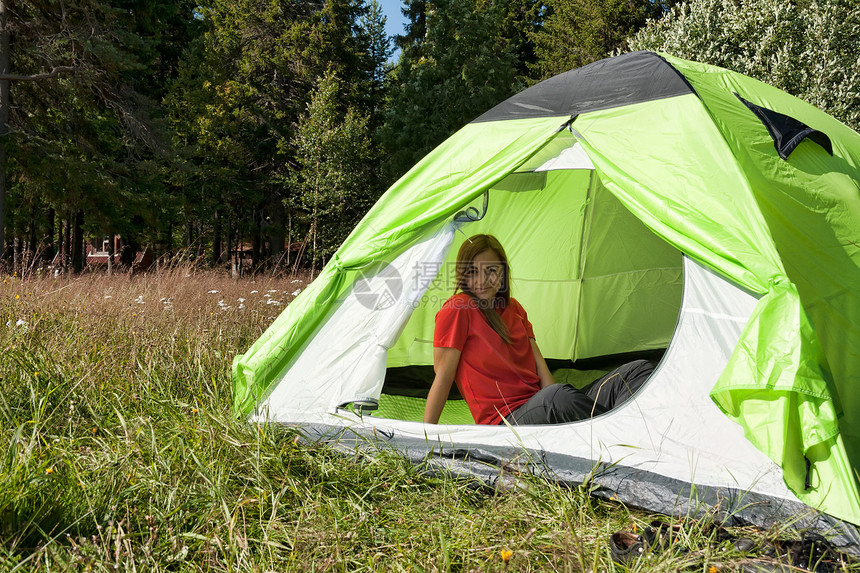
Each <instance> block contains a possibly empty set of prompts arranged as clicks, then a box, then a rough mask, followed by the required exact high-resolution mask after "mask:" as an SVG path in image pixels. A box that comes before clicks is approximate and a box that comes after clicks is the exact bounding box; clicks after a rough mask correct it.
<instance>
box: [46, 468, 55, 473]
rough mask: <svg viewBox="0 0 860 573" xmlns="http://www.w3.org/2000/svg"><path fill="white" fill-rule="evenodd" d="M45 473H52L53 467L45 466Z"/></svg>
mask: <svg viewBox="0 0 860 573" xmlns="http://www.w3.org/2000/svg"><path fill="white" fill-rule="evenodd" d="M45 473H46V474H52V473H54V468H47V469H46V470H45Z"/></svg>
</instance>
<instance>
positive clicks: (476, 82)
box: [379, 0, 522, 183]
mask: <svg viewBox="0 0 860 573" xmlns="http://www.w3.org/2000/svg"><path fill="white" fill-rule="evenodd" d="M507 6H508V4H507V3H505V2H481V1H479V0H439V1H436V2H433V3H432V4H430V3H428V4H427V7H426V13H425V12H416V13H415V14H414V15H413V17H414V18H415V19H414V20H413V21H412V23H411V24H409V30H410V34H411V35H416V34H417V32H418V30H420V29H421V28H422V26H423V27H424V28H425V33H424V35H423V36H421V37H417V36H416V37H414V39H413V43H412V44H410V45H406V46H404V47H403V48H402V50H403V51H402V53H401V56H400V60H399V61H398V64H397V68H396V71H395V72H394V74H393V85H392V86H391V95H390V103H389V107H388V110H387V112H386V116H385V123H384V125H383V126H382V128H381V130H380V135H379V137H380V140H381V143H382V146H383V148H384V149H385V152H386V161H385V164H384V170H385V176H386V180H387V181H388V182H389V183H390V182H393V180H395V179H397V178H398V177H399V176H400V175H402V174H403V173H404V172H406V170H408V169H409V168H410V167H412V166H413V165H414V164H415V163H416V162H417V161H418V160H419V159H420V158H421V157H423V156H424V155H426V154H427V153H428V152H429V151H430V150H431V149H433V148H434V147H435V146H436V145H438V144H439V143H441V142H442V141H443V140H445V139H446V138H447V137H448V136H450V135H451V134H452V133H453V132H454V131H456V130H457V129H459V128H460V127H462V126H463V124H464V123H467V122H469V121H471V120H472V119H474V118H475V117H477V116H478V115H480V114H481V113H483V112H484V111H486V110H488V109H489V108H491V107H492V106H494V105H496V104H497V103H499V102H501V101H502V100H504V99H505V98H507V97H509V96H510V95H512V94H513V93H515V92H516V91H517V90H518V89H519V88H521V87H522V85H521V84H520V83H519V82H518V81H517V76H518V71H519V70H518V62H517V54H516V53H515V52H514V50H513V46H512V45H511V42H510V41H509V40H508V39H507V38H506V37H504V36H502V35H500V33H499V30H500V29H501V27H502V25H503V23H504V22H505V17H506V16H507V15H508V14H507V13H506V11H505V9H506V7H507ZM418 8H419V4H417V3H415V2H412V3H410V9H412V10H417V9H418ZM409 37H410V36H407V38H409ZM402 41H404V40H402V39H401V42H402Z"/></svg>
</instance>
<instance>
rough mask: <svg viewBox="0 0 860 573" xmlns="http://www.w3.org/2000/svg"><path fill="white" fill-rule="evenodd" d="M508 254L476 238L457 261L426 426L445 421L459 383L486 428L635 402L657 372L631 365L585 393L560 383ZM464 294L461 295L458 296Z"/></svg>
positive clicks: (439, 331) (442, 316)
mask: <svg viewBox="0 0 860 573" xmlns="http://www.w3.org/2000/svg"><path fill="white" fill-rule="evenodd" d="M509 273H510V269H509V267H508V259H507V256H506V255H505V250H504V249H503V248H502V245H501V244H500V243H499V241H498V239H496V238H495V237H493V236H492V235H475V236H473V237H471V238H470V239H468V240H467V241H466V242H465V243H463V245H462V246H461V247H460V251H459V253H458V254H457V269H456V280H457V287H456V290H455V294H454V296H452V297H451V298H449V299H448V300H447V301H446V302H445V304H444V305H443V306H442V309H441V310H440V311H439V312H438V313H437V314H436V330H435V332H434V335H433V365H434V369H435V371H436V377H435V378H434V380H433V385H432V386H431V388H430V392H429V394H428V395H427V404H426V406H425V408H424V422H425V423H429V424H435V423H437V422H438V421H439V416H440V415H441V414H442V408H443V407H444V406H445V401H446V400H447V398H448V393H449V391H450V390H451V384H452V383H454V382H455V381H456V383H457V387H458V388H459V390H460V393H461V394H462V395H463V398H465V400H466V403H467V404H468V406H469V410H470V411H471V412H472V416H473V417H474V418H475V422H476V423H478V424H501V423H503V421H507V422H508V423H510V424H514V425H517V424H520V425H521V424H556V423H563V422H573V421H576V420H582V419H584V418H588V417H591V416H593V415H595V414H601V413H603V412H606V411H608V410H610V409H611V408H612V407H614V406H615V405H617V404H620V403H621V402H623V401H624V400H626V399H628V398H629V397H630V396H632V395H633V393H634V392H636V390H637V389H638V388H639V387H640V386H641V385H642V383H643V382H644V381H645V380H646V379H647V378H648V376H649V375H650V373H651V372H652V371H653V369H654V365H653V364H652V363H650V362H648V361H645V360H638V361H635V362H631V363H629V364H625V365H624V366H621V367H620V368H617V369H616V370H614V371H613V372H610V373H609V374H607V375H606V376H604V377H603V378H600V379H599V380H596V381H594V382H592V383H591V384H590V385H589V386H587V387H586V388H584V389H582V390H577V389H576V388H574V387H573V386H570V385H568V384H556V383H555V380H553V377H552V373H551V372H550V371H549V368H548V367H547V365H546V360H544V358H543V356H542V355H541V353H540V350H539V349H538V346H537V343H536V342H535V337H534V332H533V331H532V325H531V323H530V322H529V320H528V316H527V315H526V311H525V309H523V307H522V306H521V305H520V303H518V302H517V301H516V300H515V299H513V298H511V290H510V281H509V278H510V274H509ZM458 290H459V291H462V292H459V293H457V291H458Z"/></svg>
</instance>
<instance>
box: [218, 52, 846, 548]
mask: <svg viewBox="0 0 860 573" xmlns="http://www.w3.org/2000/svg"><path fill="white" fill-rule="evenodd" d="M481 232H488V233H493V234H495V235H496V236H497V237H499V239H500V240H501V241H502V244H503V245H504V246H505V249H506V250H507V252H508V256H509V258H510V261H511V268H512V271H511V277H512V292H513V295H514V296H515V297H516V298H517V299H518V300H519V301H520V302H522V303H523V306H524V307H525V308H526V309H527V311H528V312H529V317H530V319H531V322H532V323H533V324H534V327H535V332H536V338H537V340H538V343H539V345H540V346H541V350H542V352H543V354H544V355H545V356H546V357H547V358H548V361H549V362H550V365H551V367H553V368H555V369H556V379H557V380H561V381H567V382H570V383H574V384H577V383H580V382H582V381H583V380H584V379H585V378H588V379H592V378H596V377H597V376H596V375H595V371H597V372H600V371H606V370H607V369H608V368H610V367H611V366H612V365H613V364H615V363H618V362H619V361H623V360H626V359H629V358H631V357H637V356H652V357H654V358H655V359H657V360H659V363H658V366H657V369H656V371H655V373H654V374H653V375H652V377H651V378H650V379H649V381H648V382H647V383H646V385H645V386H644V387H643V388H642V389H641V390H640V391H639V393H638V394H637V395H636V397H635V398H634V399H632V400H630V401H628V402H626V403H625V404H623V405H622V406H620V407H618V408H616V409H614V410H612V411H610V412H608V413H606V414H604V415H602V416H599V417H595V418H592V419H589V420H583V421H580V422H576V423H571V424H563V425H557V426H542V427H540V426H520V427H516V428H512V427H507V426H479V425H475V424H474V423H473V422H472V420H471V418H470V417H469V416H468V413H467V410H465V409H464V408H463V404H462V401H461V400H457V399H456V398H457V396H455V395H452V397H451V399H449V401H448V403H447V405H446V407H445V411H443V414H442V419H441V420H440V423H439V424H436V425H429V424H428V425H425V424H423V423H422V422H421V418H420V412H421V410H422V409H423V397H424V396H426V391H427V388H428V387H429V381H430V380H432V332H433V318H434V315H435V313H436V311H437V310H438V309H439V307H440V306H441V304H442V302H444V300H445V299H446V298H447V297H448V296H450V295H451V294H452V291H453V283H452V279H451V276H452V273H453V266H452V264H451V263H452V261H453V260H454V257H455V255H456V251H457V248H458V247H459V244H460V243H461V242H462V241H463V240H464V239H465V237H466V236H470V235H473V234H476V233H481ZM233 373H234V398H235V409H236V411H237V413H239V414H241V415H246V416H249V417H250V418H251V419H254V420H257V421H266V422H270V423H283V424H292V425H298V426H301V427H302V428H303V429H304V431H305V432H306V433H307V434H308V435H309V436H314V437H316V438H318V439H329V440H332V441H335V442H339V443H340V444H342V445H343V444H346V445H348V446H349V447H368V446H369V445H370V446H374V447H376V446H384V447H392V448H395V449H398V450H400V451H402V452H403V453H404V454H406V455H408V456H410V457H411V458H413V459H414V460H416V461H421V462H422V463H425V464H428V465H429V466H431V467H438V468H444V469H447V470H448V471H454V472H467V473H469V474H472V475H479V476H483V477H484V478H485V479H486V480H488V481H492V480H499V479H508V477H509V476H510V475H511V473H512V472H513V473H516V472H532V473H542V474H546V475H549V476H551V477H552V478H554V479H559V480H563V481H569V482H572V483H576V482H582V481H584V480H593V482H594V484H595V487H596V488H597V491H598V492H599V494H600V495H606V496H610V495H611V496H613V497H615V498H616V499H620V500H621V501H624V502H627V503H629V504H632V505H635V506H639V507H643V508H646V509H649V510H652V511H661V512H666V513H690V512H693V513H698V512H701V511H711V510H716V511H719V512H722V514H723V515H724V516H728V518H729V519H730V520H735V521H737V522H748V523H754V524H757V525H768V524H771V523H774V522H775V521H778V520H784V519H786V518H788V517H791V518H792V519H793V520H796V521H797V523H799V524H802V525H804V526H808V525H812V526H813V527H816V528H819V529H822V530H826V531H827V532H828V535H831V536H834V539H835V541H836V542H837V543H839V544H840V545H843V546H851V545H852V544H854V546H855V547H856V546H857V542H858V539H860V538H858V535H857V529H856V525H858V524H860V495H858V484H857V479H856V474H855V468H856V467H858V461H860V392H857V391H856V389H857V388H858V387H860V135H858V134H857V133H855V132H854V131H852V130H851V129H850V128H848V127H846V126H845V125H843V124H841V123H839V122H838V121H836V120H835V119H833V118H832V117H830V116H828V115H827V114H825V113H823V112H821V111H820V110H817V109H816V108H814V107H813V106H810V105H809V104H806V103H804V102H802V101H800V100H798V99H797V98H794V97H792V96H790V95H788V94H785V93H783V92H781V91H780V90H777V89H775V88H773V87H771V86H768V85H766V84H763V83H761V82H759V81H756V80H753V79H751V78H748V77H745V76H743V75H740V74H737V73H733V72H730V71H727V70H724V69H720V68H716V67H713V66H709V65H704V64H699V63H694V62H689V61H684V60H680V59H677V58H674V57H670V56H668V55H659V54H655V53H651V52H636V53H630V54H626V55H621V56H617V57H614V58H610V59H606V60H602V61H600V62H596V63H594V64H591V65H588V66H585V67H583V68H580V69H577V70H573V71H570V72H567V73H564V74H561V75H558V76H556V77H554V78H551V79H549V80H546V81H544V82H541V83H539V84H537V85H535V86H533V87H531V88H529V89H526V90H524V91H523V92H521V93H519V94H517V95H515V96H513V97H511V98H509V99H508V100H506V101H504V102H502V103H501V104H499V105H498V106H496V107H494V108H493V109H491V110H489V111H487V112H486V113H485V114H483V115H481V116H480V117H478V118H477V119H475V120H474V121H472V122H471V123H469V124H468V125H466V126H465V127H463V128H462V129H461V130H460V131H458V132H457V133H455V134H454V135H453V136H451V137H450V138H449V139H448V140H447V141H445V142H444V143H443V144H441V145H440V146H439V147H438V148H436V149H435V150H434V151H432V152H431V153H430V154H429V155H427V156H426V157H425V158H424V159H423V160H422V161H421V162H419V163H418V164H417V165H416V166H415V167H414V168H413V169H412V170H410V171H409V172H408V173H407V174H406V175H404V176H403V177H402V178H401V179H400V180H399V181H397V182H396V183H395V184H394V185H393V186H392V187H391V188H390V189H389V190H388V191H387V192H386V193H385V194H384V195H383V196H382V197H381V198H380V200H379V201H378V202H377V204H376V205H375V206H374V207H373V208H372V209H371V210H370V212H369V213H368V214H367V215H366V216H365V217H364V219H363V220H362V221H361V222H360V223H359V225H358V226H357V227H356V228H355V230H354V231H353V232H352V234H351V235H350V236H349V237H348V238H347V239H346V241H345V242H344V243H343V245H342V246H341V247H340V249H339V250H338V251H337V253H336V254H335V255H334V256H333V257H332V259H331V260H330V261H329V263H328V264H327V265H326V266H325V268H324V269H323V270H322V272H321V273H320V275H319V276H318V277H317V278H316V280H314V281H313V283H312V284H311V285H309V286H308V288H306V289H305V290H304V292H302V293H301V295H300V296H298V297H297V298H296V299H295V300H294V301H293V302H292V303H291V304H290V305H289V306H288V307H287V309H286V310H285V311H284V312H283V314H282V315H281V316H280V317H279V318H278V319H277V320H276V321H275V322H274V323H273V324H272V325H271V327H270V328H269V329H268V330H267V331H266V332H265V334H264V335H263V336H262V337H261V338H260V339H259V340H258V341H256V342H255V343H254V344H253V346H252V347H251V348H250V349H249V350H248V351H247V352H246V353H245V354H243V355H240V356H237V357H236V359H235V360H234V363H233ZM589 376H590V378H589ZM464 412H465V413H464ZM506 476H507V477H506Z"/></svg>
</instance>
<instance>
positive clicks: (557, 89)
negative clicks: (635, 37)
mask: <svg viewBox="0 0 860 573" xmlns="http://www.w3.org/2000/svg"><path fill="white" fill-rule="evenodd" d="M689 93H695V92H694V91H693V88H692V86H690V84H689V83H687V80H686V79H685V78H684V76H682V75H681V74H680V73H679V72H678V71H677V70H676V69H675V68H673V67H672V66H671V65H669V63H668V62H666V60H664V59H663V58H661V57H660V56H658V55H657V54H655V53H653V52H632V53H629V54H624V55H621V56H617V57H615V58H608V59H606V60H600V61H599V62H594V63H593V64H589V65H587V66H583V67H581V68H577V69H575V70H571V71H569V72H565V73H563V74H559V75H557V76H555V77H552V78H550V79H548V80H544V81H542V82H540V83H539V84H536V85H534V86H532V87H530V88H529V89H527V90H524V91H522V92H520V93H518V94H516V95H514V96H512V97H510V98H508V99H506V100H505V101H503V102H502V103H500V104H499V105H497V106H496V107H494V108H492V109H491V110H490V111H488V112H486V113H484V114H483V115H481V116H480V117H478V118H477V119H475V120H474V121H473V122H472V123H480V122H486V121H499V120H507V119H531V118H539V117H553V116H561V115H570V116H571V117H573V116H576V115H579V114H581V113H586V112H589V111H596V110H601V109H609V108H613V107H620V106H623V105H628V104H632V103H639V102H644V101H652V100H656V99H663V98H667V97H673V96H678V95H684V94H689Z"/></svg>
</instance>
